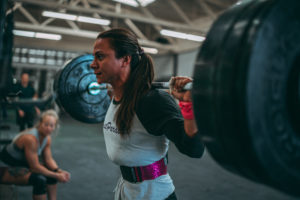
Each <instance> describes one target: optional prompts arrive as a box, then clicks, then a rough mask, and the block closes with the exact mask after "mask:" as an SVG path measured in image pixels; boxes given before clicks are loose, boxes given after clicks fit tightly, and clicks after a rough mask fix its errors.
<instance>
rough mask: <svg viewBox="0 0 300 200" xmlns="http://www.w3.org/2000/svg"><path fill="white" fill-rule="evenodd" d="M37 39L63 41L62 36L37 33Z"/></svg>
mask: <svg viewBox="0 0 300 200" xmlns="http://www.w3.org/2000/svg"><path fill="white" fill-rule="evenodd" d="M35 37H36V38H41V39H48V40H61V35H58V34H50V33H39V32H37V33H35Z"/></svg>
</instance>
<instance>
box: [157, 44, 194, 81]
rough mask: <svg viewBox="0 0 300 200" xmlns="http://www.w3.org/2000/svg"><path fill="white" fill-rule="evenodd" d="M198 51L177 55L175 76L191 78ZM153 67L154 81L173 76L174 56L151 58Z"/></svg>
mask: <svg viewBox="0 0 300 200" xmlns="http://www.w3.org/2000/svg"><path fill="white" fill-rule="evenodd" d="M198 50H199V49H195V50H193V51H189V52H184V53H181V54H179V55H178V68H177V75H179V76H189V77H193V72H194V65H195V61H196V57H197V54H198ZM153 61H154V66H155V79H158V80H164V79H165V78H166V77H171V76H172V75H173V68H174V56H173V55H163V56H153Z"/></svg>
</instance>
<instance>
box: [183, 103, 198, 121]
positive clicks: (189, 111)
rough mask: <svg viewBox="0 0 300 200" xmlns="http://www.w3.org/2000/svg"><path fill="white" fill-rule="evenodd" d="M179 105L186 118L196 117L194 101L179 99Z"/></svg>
mask: <svg viewBox="0 0 300 200" xmlns="http://www.w3.org/2000/svg"><path fill="white" fill-rule="evenodd" d="M179 107H180V109H181V114H182V116H183V118H184V119H195V116H194V112H193V103H192V102H185V101H179Z"/></svg>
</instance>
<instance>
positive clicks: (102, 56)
mask: <svg viewBox="0 0 300 200" xmlns="http://www.w3.org/2000/svg"><path fill="white" fill-rule="evenodd" d="M96 58H97V59H98V60H102V59H103V58H104V55H102V54H96Z"/></svg>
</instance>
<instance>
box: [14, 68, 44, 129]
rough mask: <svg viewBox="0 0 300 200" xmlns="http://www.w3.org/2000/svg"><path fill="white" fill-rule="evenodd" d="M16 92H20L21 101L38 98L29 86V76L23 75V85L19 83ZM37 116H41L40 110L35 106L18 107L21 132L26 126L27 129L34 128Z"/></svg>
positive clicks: (18, 121)
mask: <svg viewBox="0 0 300 200" xmlns="http://www.w3.org/2000/svg"><path fill="white" fill-rule="evenodd" d="M14 92H16V93H17V92H20V95H19V98H20V99H33V98H37V94H36V92H35V90H34V88H33V87H32V86H31V85H30V84H29V74H28V73H22V75H21V83H18V84H17V85H16V86H15V88H14ZM36 115H37V116H38V115H40V109H39V108H38V107H36V106H33V105H20V106H18V107H17V124H18V125H19V130H20V131H23V130H24V129H25V128H26V126H27V128H32V127H33V124H34V119H35V117H36Z"/></svg>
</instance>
